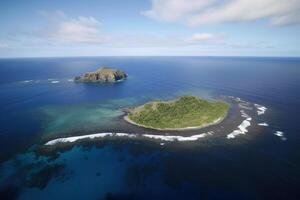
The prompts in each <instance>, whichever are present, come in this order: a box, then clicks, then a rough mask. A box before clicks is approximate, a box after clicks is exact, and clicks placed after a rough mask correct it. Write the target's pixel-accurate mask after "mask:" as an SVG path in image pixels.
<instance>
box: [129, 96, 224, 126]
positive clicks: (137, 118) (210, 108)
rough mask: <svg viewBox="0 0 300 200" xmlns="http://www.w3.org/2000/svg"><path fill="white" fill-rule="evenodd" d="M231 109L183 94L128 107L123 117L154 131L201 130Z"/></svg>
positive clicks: (220, 119) (218, 119)
mask: <svg viewBox="0 0 300 200" xmlns="http://www.w3.org/2000/svg"><path fill="white" fill-rule="evenodd" d="M228 109H229V105H228V104H227V103H225V102H222V101H208V100H204V99H201V98H199V97H196V96H182V97H179V98H177V99H174V100H168V101H151V102H148V103H146V104H144V105H141V106H138V107H135V108H132V109H126V110H125V111H126V112H127V115H125V116H124V119H125V120H126V121H127V122H129V123H131V124H134V125H137V126H141V127H144V128H150V129H155V130H188V129H199V128H204V127H207V126H210V125H214V124H217V123H219V122H221V121H222V120H223V119H224V118H225V116H226V114H227V112H228Z"/></svg>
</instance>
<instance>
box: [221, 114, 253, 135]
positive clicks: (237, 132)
mask: <svg viewBox="0 0 300 200" xmlns="http://www.w3.org/2000/svg"><path fill="white" fill-rule="evenodd" d="M251 120H252V118H251V117H249V118H247V119H245V120H244V121H243V122H242V123H241V124H240V125H239V126H238V129H237V130H234V131H233V132H231V133H229V134H228V135H227V139H233V138H235V137H236V136H238V135H241V134H242V135H245V134H246V133H247V132H248V130H247V128H248V127H249V126H250V125H251V123H250V121H251Z"/></svg>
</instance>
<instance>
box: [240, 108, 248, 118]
mask: <svg viewBox="0 0 300 200" xmlns="http://www.w3.org/2000/svg"><path fill="white" fill-rule="evenodd" d="M240 112H241V117H244V118H249V117H250V116H249V115H248V114H247V113H245V111H244V110H241V111H240Z"/></svg>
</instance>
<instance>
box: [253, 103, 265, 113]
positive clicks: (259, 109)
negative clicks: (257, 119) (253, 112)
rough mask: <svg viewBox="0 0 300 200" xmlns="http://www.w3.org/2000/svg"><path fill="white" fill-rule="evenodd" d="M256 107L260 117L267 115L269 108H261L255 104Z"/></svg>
mask: <svg viewBox="0 0 300 200" xmlns="http://www.w3.org/2000/svg"><path fill="white" fill-rule="evenodd" d="M254 106H255V107H256V109H257V114H258V115H262V114H265V112H266V110H267V108H266V107H265V106H261V105H259V104H254Z"/></svg>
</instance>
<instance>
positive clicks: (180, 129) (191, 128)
mask: <svg viewBox="0 0 300 200" xmlns="http://www.w3.org/2000/svg"><path fill="white" fill-rule="evenodd" d="M227 114H228V111H227V112H226V114H225V115H224V116H223V117H219V118H218V119H216V120H215V121H213V122H211V123H208V124H204V125H201V126H190V127H184V128H154V127H152V126H145V125H142V124H138V123H136V122H134V121H132V120H131V119H129V117H128V114H127V115H125V116H124V117H123V119H124V120H125V121H126V122H128V123H130V124H132V125H135V126H138V127H142V128H146V129H152V130H157V131H186V130H195V129H202V128H207V127H209V126H213V125H217V124H219V123H221V122H222V121H223V120H224V119H225V118H226V117H227Z"/></svg>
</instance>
